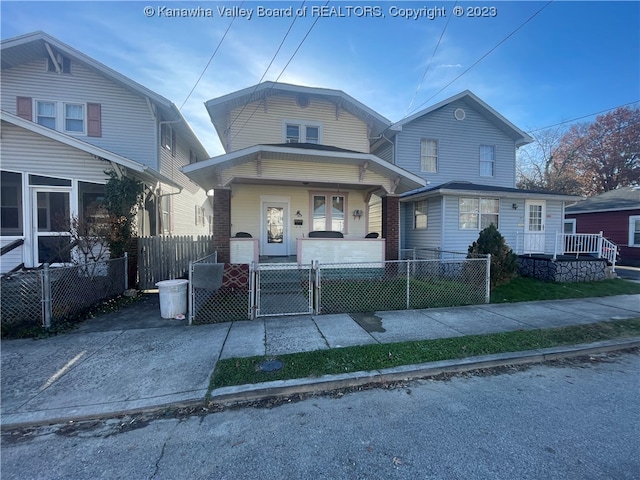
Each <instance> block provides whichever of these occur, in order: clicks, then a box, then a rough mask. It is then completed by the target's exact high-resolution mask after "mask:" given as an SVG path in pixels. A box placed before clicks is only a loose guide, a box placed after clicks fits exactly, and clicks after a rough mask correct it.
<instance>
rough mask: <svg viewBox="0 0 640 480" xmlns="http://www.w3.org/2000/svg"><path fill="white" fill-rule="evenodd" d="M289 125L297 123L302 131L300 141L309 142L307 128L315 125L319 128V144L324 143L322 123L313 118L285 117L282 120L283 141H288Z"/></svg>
mask: <svg viewBox="0 0 640 480" xmlns="http://www.w3.org/2000/svg"><path fill="white" fill-rule="evenodd" d="M287 125H296V126H297V127H298V128H299V131H300V138H299V140H298V143H307V128H306V127H315V128H317V129H318V145H321V144H322V136H323V128H322V123H320V122H314V121H312V120H300V119H290V118H285V119H283V120H282V143H289V142H287Z"/></svg>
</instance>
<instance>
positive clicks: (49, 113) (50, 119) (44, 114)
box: [36, 101, 56, 130]
mask: <svg viewBox="0 0 640 480" xmlns="http://www.w3.org/2000/svg"><path fill="white" fill-rule="evenodd" d="M36 122H37V123H38V124H40V125H42V126H43V127H47V128H51V129H53V130H55V129H56V103H55V102H41V101H37V102H36Z"/></svg>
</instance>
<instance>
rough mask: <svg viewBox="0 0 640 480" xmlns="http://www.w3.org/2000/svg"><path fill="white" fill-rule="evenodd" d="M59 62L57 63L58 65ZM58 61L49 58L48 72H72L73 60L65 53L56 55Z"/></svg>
mask: <svg viewBox="0 0 640 480" xmlns="http://www.w3.org/2000/svg"><path fill="white" fill-rule="evenodd" d="M56 63H57V65H56ZM56 63H54V62H53V61H52V60H51V59H50V58H47V72H53V73H58V69H59V73H71V60H70V59H69V57H65V56H63V55H57V56H56Z"/></svg>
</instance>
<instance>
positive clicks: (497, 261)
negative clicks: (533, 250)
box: [468, 224, 518, 289]
mask: <svg viewBox="0 0 640 480" xmlns="http://www.w3.org/2000/svg"><path fill="white" fill-rule="evenodd" d="M468 253H469V256H472V254H483V255H487V254H491V277H490V278H491V288H492V289H493V288H494V287H495V286H496V285H500V284H502V283H506V282H508V281H509V280H511V279H512V278H513V277H515V276H516V274H517V272H518V256H517V255H516V254H515V253H513V250H511V249H510V248H509V246H508V245H507V243H506V242H505V241H504V237H503V236H502V235H501V234H500V232H499V231H498V229H497V228H496V227H495V225H493V224H491V225H489V226H488V227H487V228H485V229H484V230H482V231H481V232H480V235H479V236H478V240H476V241H475V242H473V244H471V245H470V246H469V250H468Z"/></svg>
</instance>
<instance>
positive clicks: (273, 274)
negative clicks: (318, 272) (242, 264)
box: [252, 263, 313, 317]
mask: <svg viewBox="0 0 640 480" xmlns="http://www.w3.org/2000/svg"><path fill="white" fill-rule="evenodd" d="M252 270H254V271H255V291H256V302H255V308H256V310H255V316H258V317H265V316H274V315H304V314H309V313H313V283H312V274H313V269H312V267H311V265H301V266H299V265H298V264H297V263H281V264H278V263H274V264H261V265H257V266H256V265H252Z"/></svg>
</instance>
